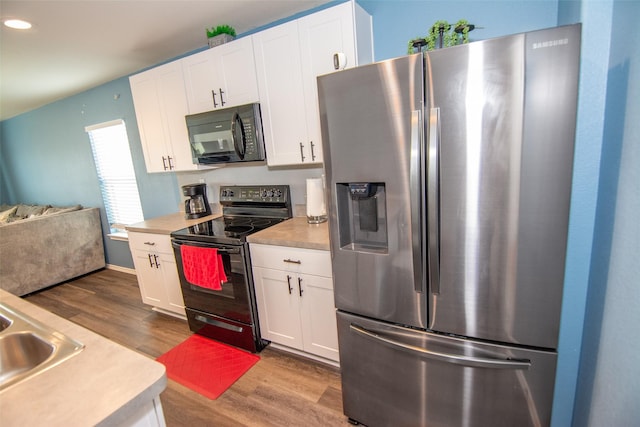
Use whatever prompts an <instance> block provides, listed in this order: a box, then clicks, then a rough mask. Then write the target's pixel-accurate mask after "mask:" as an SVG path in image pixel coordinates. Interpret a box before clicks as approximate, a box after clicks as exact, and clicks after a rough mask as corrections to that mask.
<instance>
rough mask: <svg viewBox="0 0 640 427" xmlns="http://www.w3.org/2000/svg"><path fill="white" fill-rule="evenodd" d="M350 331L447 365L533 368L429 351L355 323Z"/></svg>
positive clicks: (527, 363)
mask: <svg viewBox="0 0 640 427" xmlns="http://www.w3.org/2000/svg"><path fill="white" fill-rule="evenodd" d="M349 329H351V330H352V331H354V332H357V333H359V334H361V335H364V336H366V337H368V338H371V339H373V340H377V341H381V342H383V343H385V344H388V345H391V346H392V347H397V348H399V349H401V350H405V351H409V352H411V353H416V354H418V355H419V356H422V357H426V358H428V359H432V360H439V361H442V362H446V363H453V364H456V365H463V366H471V367H475V368H490V369H529V367H530V366H531V361H529V360H508V359H490V358H485V357H471V356H463V355H458V354H450V353H441V352H438V351H432V350H427V349H425V348H422V347H417V346H415V345H411V344H406V343H403V342H400V341H396V340H392V339H390V338H386V337H383V336H381V335H379V334H377V333H375V332H373V331H370V330H368V329H365V328H363V327H362V326H359V325H354V324H353V323H352V324H351V325H349Z"/></svg>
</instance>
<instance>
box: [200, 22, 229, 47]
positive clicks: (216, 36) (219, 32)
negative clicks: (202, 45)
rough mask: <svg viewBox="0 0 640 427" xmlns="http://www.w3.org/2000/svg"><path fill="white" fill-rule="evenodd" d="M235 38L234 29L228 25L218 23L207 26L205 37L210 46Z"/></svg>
mask: <svg viewBox="0 0 640 427" xmlns="http://www.w3.org/2000/svg"><path fill="white" fill-rule="evenodd" d="M235 38H236V30H235V29H234V28H233V27H231V26H229V25H218V26H217V27H215V28H214V27H212V28H207V39H208V41H209V47H210V48H211V47H216V46H219V45H221V44H224V43H227V42H230V41H231V40H233V39H235Z"/></svg>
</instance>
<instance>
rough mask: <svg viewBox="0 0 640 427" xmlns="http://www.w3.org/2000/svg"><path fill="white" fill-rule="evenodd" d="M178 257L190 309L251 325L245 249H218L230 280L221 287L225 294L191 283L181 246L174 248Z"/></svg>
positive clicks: (178, 265)
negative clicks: (185, 269) (184, 264)
mask: <svg viewBox="0 0 640 427" xmlns="http://www.w3.org/2000/svg"><path fill="white" fill-rule="evenodd" d="M176 246H178V247H176ZM208 247H211V246H208ZM174 254H175V257H176V265H177V267H178V273H179V275H180V285H181V287H182V296H183V298H184V304H185V306H186V307H189V308H193V309H195V310H199V311H203V312H205V313H211V314H215V315H217V316H221V317H225V318H228V319H232V320H236V321H238V322H243V323H248V324H250V323H251V312H250V306H251V304H250V299H249V285H248V277H247V272H246V267H245V259H244V254H243V251H242V247H225V248H219V249H218V254H219V255H220V256H221V258H222V265H223V266H224V273H225V276H226V277H227V280H226V281H225V282H223V283H222V284H221V286H222V289H221V290H213V289H207V288H203V287H200V286H196V285H194V284H192V283H189V282H188V281H187V280H186V278H185V276H184V269H183V266H182V257H181V255H180V247H179V244H174Z"/></svg>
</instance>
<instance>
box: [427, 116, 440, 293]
mask: <svg viewBox="0 0 640 427" xmlns="http://www.w3.org/2000/svg"><path fill="white" fill-rule="evenodd" d="M428 138H429V140H428V141H427V142H428V146H427V174H428V178H427V212H428V214H427V228H428V236H427V242H428V245H429V249H428V251H427V253H428V266H429V283H430V284H431V293H433V294H439V293H440V164H439V159H438V155H439V152H440V108H437V107H436V108H431V109H430V111H429V136H428Z"/></svg>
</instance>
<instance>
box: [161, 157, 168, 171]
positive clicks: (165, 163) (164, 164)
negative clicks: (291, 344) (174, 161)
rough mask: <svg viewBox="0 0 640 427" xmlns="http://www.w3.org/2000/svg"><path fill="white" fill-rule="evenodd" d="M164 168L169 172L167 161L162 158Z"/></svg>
mask: <svg viewBox="0 0 640 427" xmlns="http://www.w3.org/2000/svg"><path fill="white" fill-rule="evenodd" d="M162 167H163V168H164V170H167V159H166V158H165V157H164V156H162Z"/></svg>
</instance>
